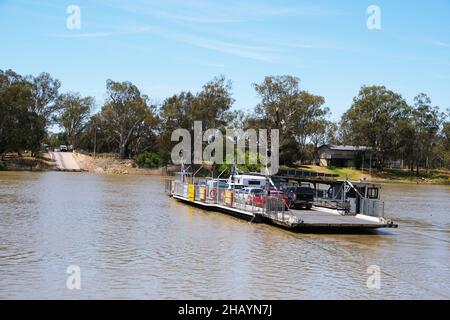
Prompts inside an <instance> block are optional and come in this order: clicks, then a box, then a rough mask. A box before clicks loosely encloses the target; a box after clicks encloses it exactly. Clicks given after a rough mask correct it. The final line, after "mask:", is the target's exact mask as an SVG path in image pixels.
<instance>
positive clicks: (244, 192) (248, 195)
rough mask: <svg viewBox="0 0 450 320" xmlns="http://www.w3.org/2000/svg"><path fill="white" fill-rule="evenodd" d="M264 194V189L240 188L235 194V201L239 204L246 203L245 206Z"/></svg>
mask: <svg viewBox="0 0 450 320" xmlns="http://www.w3.org/2000/svg"><path fill="white" fill-rule="evenodd" d="M263 193H264V189H261V188H249V187H247V188H242V189H240V190H238V191H237V192H236V193H235V197H236V199H237V200H240V201H241V202H246V203H247V204H251V203H252V199H253V198H254V197H256V196H259V195H261V194H263Z"/></svg>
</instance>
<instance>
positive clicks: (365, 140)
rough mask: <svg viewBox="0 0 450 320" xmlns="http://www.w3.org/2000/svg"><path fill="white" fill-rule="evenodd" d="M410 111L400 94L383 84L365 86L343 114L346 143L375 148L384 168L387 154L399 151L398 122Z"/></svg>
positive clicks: (380, 163)
mask: <svg viewBox="0 0 450 320" xmlns="http://www.w3.org/2000/svg"><path fill="white" fill-rule="evenodd" d="M408 114H409V107H408V105H407V103H406V101H405V100H404V99H403V98H402V96H401V95H399V94H397V93H395V92H393V91H390V90H387V89H386V87H384V86H363V87H362V88H361V90H360V91H359V93H358V96H357V97H355V98H354V99H353V105H352V106H351V107H350V109H349V110H347V112H345V113H344V115H343V116H342V120H341V127H342V132H343V140H344V143H346V144H351V145H356V146H368V147H370V148H372V150H373V152H374V153H375V155H376V159H377V161H378V163H377V164H378V168H379V169H382V168H383V166H384V163H385V161H386V160H387V157H388V156H389V155H392V154H395V152H396V149H397V147H398V144H397V143H396V141H398V140H397V139H396V136H397V134H398V125H399V123H400V121H402V120H405V119H407V117H408Z"/></svg>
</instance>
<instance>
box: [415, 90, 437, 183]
mask: <svg viewBox="0 0 450 320" xmlns="http://www.w3.org/2000/svg"><path fill="white" fill-rule="evenodd" d="M443 120H444V114H443V113H441V112H440V111H439V108H438V107H432V106H431V99H430V98H429V97H428V96H427V95H426V94H424V93H421V94H419V95H418V96H416V97H415V98H414V109H413V112H412V124H413V128H414V131H415V132H414V133H415V134H414V137H415V141H414V157H415V160H416V174H417V175H419V166H420V165H422V166H424V167H425V168H429V166H430V160H431V159H430V158H431V157H432V156H433V154H432V151H433V148H434V147H435V146H436V145H437V143H438V132H439V128H440V126H441V124H442V122H443Z"/></svg>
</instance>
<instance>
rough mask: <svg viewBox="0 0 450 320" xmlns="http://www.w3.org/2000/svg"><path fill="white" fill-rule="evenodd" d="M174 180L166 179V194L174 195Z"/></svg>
mask: <svg viewBox="0 0 450 320" xmlns="http://www.w3.org/2000/svg"><path fill="white" fill-rule="evenodd" d="M172 182H173V180H170V179H166V180H165V186H164V191H165V192H166V193H169V194H170V193H172V192H173V184H172Z"/></svg>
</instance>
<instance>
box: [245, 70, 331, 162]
mask: <svg viewBox="0 0 450 320" xmlns="http://www.w3.org/2000/svg"><path fill="white" fill-rule="evenodd" d="M299 84H300V80H299V79H298V78H296V77H293V76H277V77H273V76H270V77H266V78H265V79H264V81H263V82H262V83H261V84H254V85H253V86H254V88H255V90H256V92H257V93H258V95H259V96H260V98H261V102H260V103H259V104H258V105H257V106H256V108H255V112H254V116H253V119H249V122H248V123H249V125H253V126H258V127H260V128H266V129H279V131H280V162H281V163H285V164H289V163H292V161H293V158H295V156H294V155H293V153H292V152H293V151H297V150H298V153H297V160H298V158H300V160H302V159H304V158H306V157H309V156H308V154H309V153H310V152H309V148H307V146H306V145H307V144H308V143H311V139H312V138H313V136H314V135H316V134H319V131H321V130H322V129H323V123H324V121H325V117H326V116H327V115H328V113H329V109H328V108H326V107H324V106H323V105H324V103H325V99H324V98H323V97H320V96H316V95H313V94H311V93H309V92H307V91H302V90H300V87H299ZM295 143H296V144H297V148H293V145H294V144H295Z"/></svg>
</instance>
